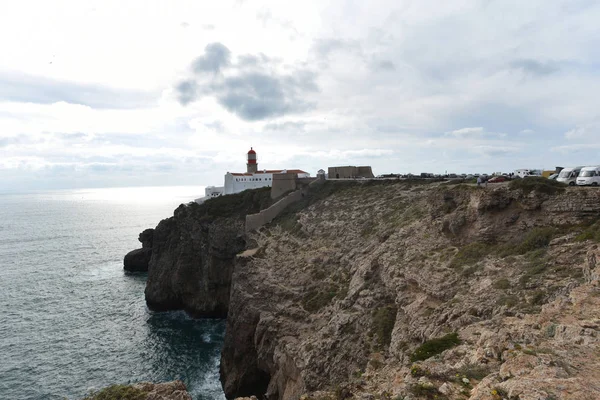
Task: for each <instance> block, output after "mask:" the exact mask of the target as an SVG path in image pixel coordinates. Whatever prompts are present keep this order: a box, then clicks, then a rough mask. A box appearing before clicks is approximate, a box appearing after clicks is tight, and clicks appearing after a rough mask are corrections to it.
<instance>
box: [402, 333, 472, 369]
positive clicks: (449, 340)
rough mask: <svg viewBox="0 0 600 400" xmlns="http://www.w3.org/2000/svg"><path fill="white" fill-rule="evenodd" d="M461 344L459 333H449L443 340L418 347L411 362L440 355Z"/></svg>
mask: <svg viewBox="0 0 600 400" xmlns="http://www.w3.org/2000/svg"><path fill="white" fill-rule="evenodd" d="M459 344H460V339H459V338H458V333H456V332H453V333H449V334H447V335H445V336H442V337H441V338H436V339H431V340H428V341H426V342H425V343H423V344H422V345H420V346H419V347H417V349H416V350H415V351H414V353H413V354H412V355H411V356H410V361H412V362H415V361H421V360H426V359H428V358H429V357H433V356H435V355H437V354H440V353H441V352H443V351H444V350H447V349H450V348H452V347H454V346H457V345H459Z"/></svg>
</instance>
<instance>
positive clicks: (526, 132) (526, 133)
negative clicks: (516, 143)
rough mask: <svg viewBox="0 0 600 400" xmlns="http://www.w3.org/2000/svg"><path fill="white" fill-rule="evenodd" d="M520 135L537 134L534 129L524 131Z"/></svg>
mask: <svg viewBox="0 0 600 400" xmlns="http://www.w3.org/2000/svg"><path fill="white" fill-rule="evenodd" d="M519 133H520V134H522V135H533V134H534V133H535V131H534V130H533V129H523V130H522V131H521V132H519Z"/></svg>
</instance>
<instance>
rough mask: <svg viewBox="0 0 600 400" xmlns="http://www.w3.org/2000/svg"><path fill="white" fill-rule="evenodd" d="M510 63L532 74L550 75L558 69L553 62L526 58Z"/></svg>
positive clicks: (515, 67) (513, 66)
mask: <svg viewBox="0 0 600 400" xmlns="http://www.w3.org/2000/svg"><path fill="white" fill-rule="evenodd" d="M510 65H511V67H512V68H514V69H519V70H521V71H523V72H524V73H526V74H528V75H533V76H545V75H550V74H553V73H555V72H557V71H558V70H559V67H558V65H557V64H556V63H554V62H551V61H547V62H541V61H537V60H533V59H528V58H524V59H520V60H515V61H513V62H512V63H511V64H510Z"/></svg>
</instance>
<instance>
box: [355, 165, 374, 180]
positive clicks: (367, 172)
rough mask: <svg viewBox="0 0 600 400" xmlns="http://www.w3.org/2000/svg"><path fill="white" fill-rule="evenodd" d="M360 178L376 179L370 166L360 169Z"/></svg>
mask: <svg viewBox="0 0 600 400" xmlns="http://www.w3.org/2000/svg"><path fill="white" fill-rule="evenodd" d="M358 176H359V177H361V178H374V177H375V175H373V171H372V170H371V167H370V166H368V165H367V166H362V167H358Z"/></svg>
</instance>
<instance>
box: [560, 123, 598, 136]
mask: <svg viewBox="0 0 600 400" xmlns="http://www.w3.org/2000/svg"><path fill="white" fill-rule="evenodd" d="M565 138H567V139H587V138H589V139H592V138H595V139H598V138H600V123H589V124H585V125H578V126H576V127H575V128H573V129H571V130H569V131H567V132H565Z"/></svg>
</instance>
